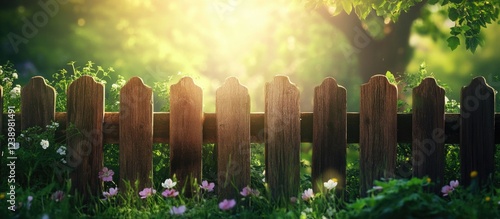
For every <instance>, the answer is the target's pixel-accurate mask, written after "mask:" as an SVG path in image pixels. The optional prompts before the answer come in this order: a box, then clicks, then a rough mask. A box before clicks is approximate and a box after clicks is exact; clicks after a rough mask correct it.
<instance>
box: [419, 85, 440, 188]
mask: <svg viewBox="0 0 500 219" xmlns="http://www.w3.org/2000/svg"><path fill="white" fill-rule="evenodd" d="M444 95H445V92H444V89H443V88H442V87H439V86H438V85H437V82H436V80H435V79H434V78H425V79H424V80H423V81H422V82H421V83H420V85H419V86H417V87H415V88H414V89H413V104H412V109H413V113H412V115H413V120H412V126H413V127H412V135H413V141H412V165H413V176H415V177H424V176H428V177H430V178H431V179H432V181H433V182H434V183H436V185H435V187H434V191H436V192H439V190H440V188H441V187H442V186H443V185H444V184H446V183H444V178H443V177H444V167H445V151H444V140H445V135H444V134H445V132H444V104H445V103H444ZM443 183H444V184H443Z"/></svg>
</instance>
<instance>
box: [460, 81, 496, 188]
mask: <svg viewBox="0 0 500 219" xmlns="http://www.w3.org/2000/svg"><path fill="white" fill-rule="evenodd" d="M460 116H461V118H460V164H461V165H460V168H461V175H462V176H461V178H462V180H461V182H460V183H463V184H464V185H469V184H470V183H471V177H470V173H471V171H477V172H478V179H479V183H480V184H485V183H486V182H487V180H488V178H489V177H492V178H493V174H494V171H495V129H494V127H495V91H494V89H493V88H492V87H490V86H489V85H488V84H487V83H486V80H485V79H484V78H483V77H476V78H474V79H473V80H472V81H471V83H470V84H469V85H468V86H465V87H463V88H462V94H461V97H460Z"/></svg>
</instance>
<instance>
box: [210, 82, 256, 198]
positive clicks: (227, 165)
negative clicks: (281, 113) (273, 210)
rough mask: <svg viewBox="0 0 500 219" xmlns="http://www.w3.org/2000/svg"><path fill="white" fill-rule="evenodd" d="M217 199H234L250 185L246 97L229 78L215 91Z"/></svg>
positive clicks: (240, 87) (245, 91)
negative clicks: (239, 191)
mask: <svg viewBox="0 0 500 219" xmlns="http://www.w3.org/2000/svg"><path fill="white" fill-rule="evenodd" d="M215 105H216V110H215V112H216V115H217V178H218V197H219V199H221V200H222V199H234V198H238V197H239V196H240V194H239V193H238V190H241V189H242V188H243V187H245V186H249V185H250V96H249V95H248V89H247V88H246V87H244V86H242V85H241V84H240V83H239V82H238V79H236V78H234V77H231V78H228V79H226V82H225V83H224V84H223V85H222V87H220V88H219V89H217V91H216V103H215Z"/></svg>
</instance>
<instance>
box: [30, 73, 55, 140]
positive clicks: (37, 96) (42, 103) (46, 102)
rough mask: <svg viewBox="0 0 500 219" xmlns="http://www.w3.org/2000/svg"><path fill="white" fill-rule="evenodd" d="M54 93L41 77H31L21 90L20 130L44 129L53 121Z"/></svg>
mask: <svg viewBox="0 0 500 219" xmlns="http://www.w3.org/2000/svg"><path fill="white" fill-rule="evenodd" d="M55 113H56V91H55V89H54V88H53V87H51V86H49V85H47V84H46V83H45V79H44V78H43V77H41V76H35V77H32V78H31V80H30V81H29V82H28V84H26V86H24V87H23V88H22V89H21V116H22V118H21V129H22V130H26V129H28V128H30V127H34V126H40V127H42V128H45V127H46V126H47V125H49V124H50V123H51V121H54V117H55Z"/></svg>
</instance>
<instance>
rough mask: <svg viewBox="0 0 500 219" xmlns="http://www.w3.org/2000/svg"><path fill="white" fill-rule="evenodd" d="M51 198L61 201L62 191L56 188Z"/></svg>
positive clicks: (62, 197)
mask: <svg viewBox="0 0 500 219" xmlns="http://www.w3.org/2000/svg"><path fill="white" fill-rule="evenodd" d="M51 199H52V200H54V201H56V202H59V201H62V200H63V199H64V192H63V191H61V190H57V191H56V192H54V193H53V194H52V197H51Z"/></svg>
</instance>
